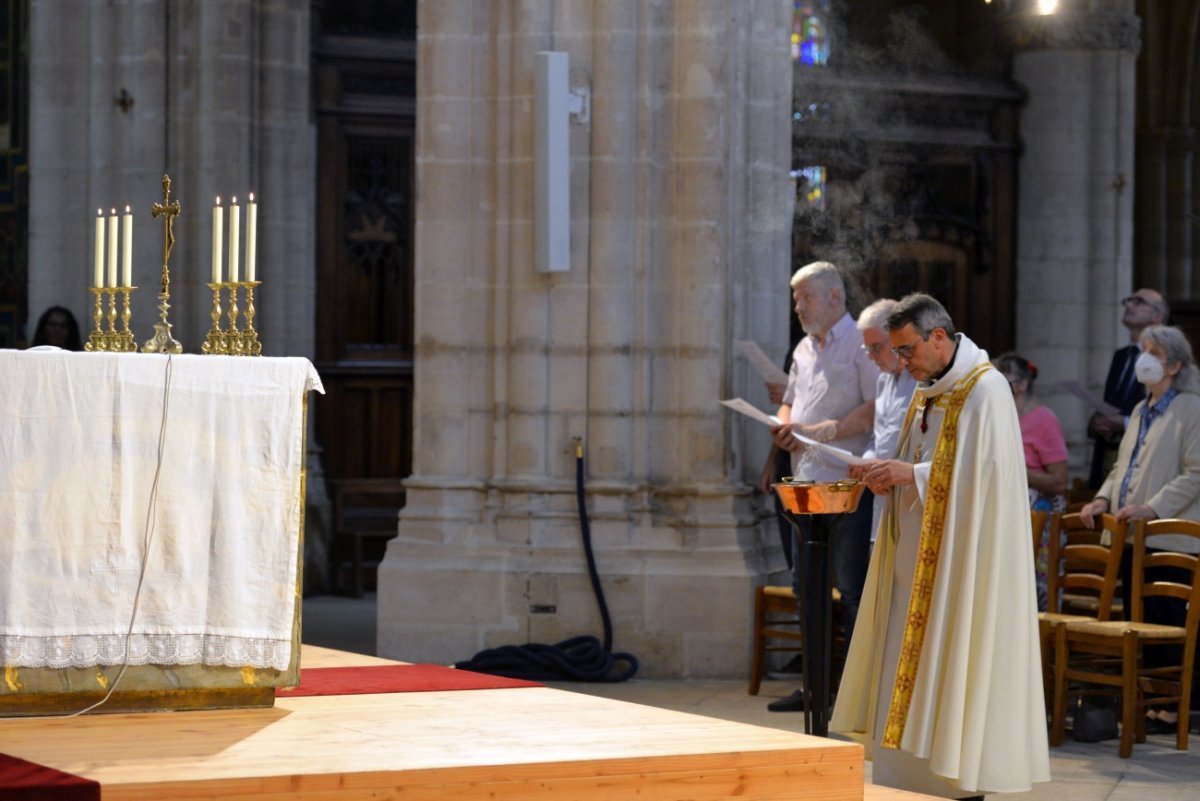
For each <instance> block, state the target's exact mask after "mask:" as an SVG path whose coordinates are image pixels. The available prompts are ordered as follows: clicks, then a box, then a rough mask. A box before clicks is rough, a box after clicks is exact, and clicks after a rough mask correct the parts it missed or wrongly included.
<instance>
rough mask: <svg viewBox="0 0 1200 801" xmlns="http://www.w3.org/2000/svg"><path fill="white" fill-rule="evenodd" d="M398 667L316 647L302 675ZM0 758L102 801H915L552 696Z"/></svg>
mask: <svg viewBox="0 0 1200 801" xmlns="http://www.w3.org/2000/svg"><path fill="white" fill-rule="evenodd" d="M370 664H396V663H394V662H391V661H390V660H385V659H379V658H376V657H370V656H361V655H357V654H348V653H343V652H339V651H331V650H328V649H324V648H317V647H315V646H305V647H304V652H303V665H304V666H305V667H337V666H352V665H370ZM0 752H3V753H6V754H10V755H12V756H16V757H19V758H21V759H26V760H30V761H33V762H37V763H40V764H43V765H49V766H51V767H54V768H57V769H59V770H63V771H68V772H70V773H74V774H77V775H80V776H84V777H86V778H89V779H93V780H95V781H98V782H100V784H101V792H102V795H103V798H104V801H135V800H136V801H149V800H150V799H154V800H155V801H181V800H183V799H202V798H203V799H212V798H218V797H219V798H221V799H222V800H223V801H249V799H272V801H276V800H278V799H284V798H288V799H301V800H302V801H318V799H319V800H320V801H343V800H345V801H349V800H351V799H384V798H396V799H399V798H403V799H406V801H434V800H435V799H437V800H438V801H441V800H443V799H450V798H452V799H455V800H456V801H474V800H475V799H511V800H512V801H517V799H520V800H521V801H525V800H526V799H542V798H545V799H549V798H554V799H565V800H568V801H601V800H602V799H603V800H604V801H609V800H610V799H625V798H635V797H636V798H638V799H642V800H643V801H646V800H648V801H654V799H683V798H687V799H694V800H695V801H704V800H706V799H728V798H739V799H792V800H797V799H813V800H818V801H859V799H864V798H866V799H869V801H915V800H916V799H921V798H924V796H917V795H913V794H911V793H904V792H901V791H898V790H890V789H887V788H877V787H873V786H871V785H867V786H866V787H865V788H864V784H863V751H862V748H861V747H860V746H859V745H857V744H854V743H847V742H840V741H835V740H827V739H822V738H817V737H809V736H807V735H803V734H796V733H792V732H787V731H781V730H777V729H769V728H765V727H761V726H750V725H746V724H741V723H732V722H729V721H723V720H716V719H712V718H706V717H701V716H698V715H692V714H685V713H682V712H672V711H668V710H663V709H656V708H652V707H646V706H641V705H638V704H631V703H627V702H623V701H614V700H611V699H605V698H597V697H594V696H589V695H584V694H581V693H574V692H569V691H566V690H558V689H551V688H548V687H528V688H517V689H499V690H465V691H452V692H411V693H391V694H379V695H341V696H316V697H301V698H280V699H279V700H278V701H277V702H276V705H275V707H274V708H272V709H243V710H224V711H210V712H191V713H187V714H124V715H101V716H88V717H83V718H74V719H70V720H65V719H52V718H38V719H34V718H25V719H10V720H0Z"/></svg>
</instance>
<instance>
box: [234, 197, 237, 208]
mask: <svg viewBox="0 0 1200 801" xmlns="http://www.w3.org/2000/svg"><path fill="white" fill-rule="evenodd" d="M233 205H235V206H236V205H237V195H234V196H233Z"/></svg>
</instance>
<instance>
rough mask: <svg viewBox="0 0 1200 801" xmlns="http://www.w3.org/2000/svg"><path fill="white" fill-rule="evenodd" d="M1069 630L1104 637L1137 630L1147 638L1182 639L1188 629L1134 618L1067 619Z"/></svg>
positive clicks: (1117, 635)
mask: <svg viewBox="0 0 1200 801" xmlns="http://www.w3.org/2000/svg"><path fill="white" fill-rule="evenodd" d="M1065 625H1066V627H1067V631H1069V632H1071V633H1073V634H1098V635H1101V636H1104V637H1119V636H1121V635H1123V634H1125V633H1126V632H1130V631H1133V632H1137V635H1138V636H1139V637H1141V638H1142V639H1145V640H1172V639H1180V640H1182V639H1183V638H1184V637H1186V636H1187V629H1185V628H1183V627H1182V626H1164V625H1162V624H1161V623H1138V622H1136V621H1132V620H1078V621H1067V622H1066V624H1065Z"/></svg>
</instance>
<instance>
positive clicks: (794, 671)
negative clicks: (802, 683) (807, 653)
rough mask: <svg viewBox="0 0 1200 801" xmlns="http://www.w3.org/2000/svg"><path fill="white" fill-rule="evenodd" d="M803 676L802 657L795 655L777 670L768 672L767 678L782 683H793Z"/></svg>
mask: <svg viewBox="0 0 1200 801" xmlns="http://www.w3.org/2000/svg"><path fill="white" fill-rule="evenodd" d="M803 675H804V656H803V655H802V654H796V655H795V656H793V657H792V658H791V659H789V660H788V663H787V664H786V665H784V666H783V667H781V668H779V670H768V671H767V678H768V679H775V680H783V681H789V680H790V681H795V680H797V679H799V678H800V677H801V676H803Z"/></svg>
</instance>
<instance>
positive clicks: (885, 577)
mask: <svg viewBox="0 0 1200 801" xmlns="http://www.w3.org/2000/svg"><path fill="white" fill-rule="evenodd" d="M958 342H959V345H958V350H957V353H956V354H955V358H954V362H953V364H952V366H951V367H950V369H949V371H947V373H946V374H945V375H944V376H942V377H941V378H939V379H938V380H936V381H934V382H932V383H928V384H927V383H921V384H918V386H917V390H916V393H915V395H914V396H913V401H912V405H911V407H910V409H909V413H908V417H907V420H906V422H905V427H904V431H903V432H902V434H901V440H900V448H899V452H898V454H897V458H898V459H903V460H906V461H910V462H913V463H914V473H915V478H916V485H915V486H901V487H894V488H893V489H892V490H891V491H890V492H889V493H888V498H887V510H886V512H885V515H884V519H883V520H882V522H881V525H880V531H879V535H878V538H877V541H876V544H875V549H874V551H873V552H872V554H871V565H870V570H869V572H868V575H867V585H866V588H865V590H864V593H863V599H862V605H861V606H860V608H859V618H858V623H857V625H856V626H855V629H854V637H853V640H852V641H851V644H850V649H849V653H848V655H847V659H846V669H845V672H844V673H843V676H842V681H841V684H840V686H839V689H838V695H837V702H836V703H835V705H834V710H833V716H832V719H831V722H830V728H831V729H832V730H834V731H840V732H844V733H847V734H850V735H852V736H855V737H856V739H860V740H862V741H863V742H864V745H865V746H866V748H867V755H868V757H869V758H870V759H872V760H873V761H874V774H873V781H874V782H875V783H876V784H883V785H890V786H895V787H901V788H903V789H906V790H911V791H914V792H923V793H928V794H933V795H941V796H945V797H959V796H963V795H969V794H975V793H990V792H1020V791H1024V790H1028V789H1029V788H1030V786H1031V785H1032V783H1033V782H1041V781H1049V779H1050V758H1049V748H1048V745H1047V739H1046V716H1045V707H1044V702H1043V695H1042V674H1041V660H1040V652H1039V644H1038V628H1037V602H1036V591H1035V587H1034V569H1033V550H1032V547H1031V541H1032V533H1031V530H1030V518H1029V502H1028V493H1027V482H1026V477H1025V476H1026V474H1025V459H1024V452H1023V449H1022V445H1021V433H1020V427H1019V424H1018V421H1017V412H1016V408H1015V406H1014V405H1013V400H1012V392H1011V390H1010V389H1009V386H1008V382H1007V381H1006V380H1005V378H1004V376H1002V375H1000V373H998V372H997V371H996V370H994V369H991V366H990V365H989V364H988V360H987V353H986V352H985V351H983V350H981V349H980V348H979V347H978V346H976V345H975V343H973V342H972V341H971V340H970V339H968V338H967V337H966V336H964V335H962V334H959V335H958Z"/></svg>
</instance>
